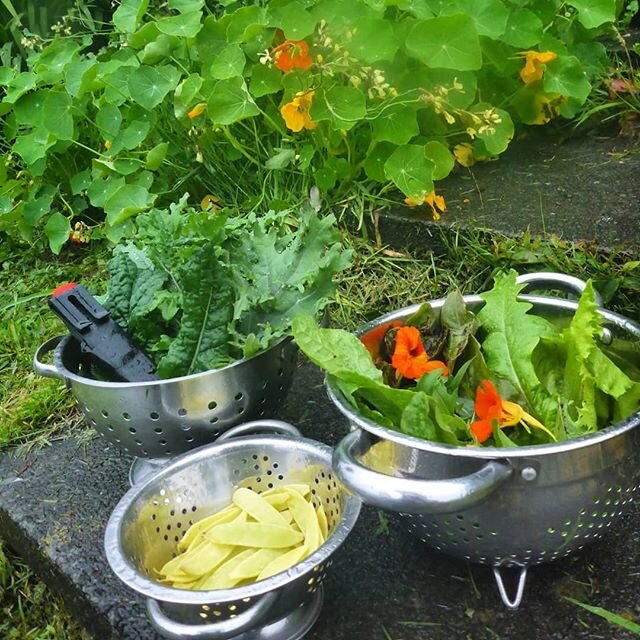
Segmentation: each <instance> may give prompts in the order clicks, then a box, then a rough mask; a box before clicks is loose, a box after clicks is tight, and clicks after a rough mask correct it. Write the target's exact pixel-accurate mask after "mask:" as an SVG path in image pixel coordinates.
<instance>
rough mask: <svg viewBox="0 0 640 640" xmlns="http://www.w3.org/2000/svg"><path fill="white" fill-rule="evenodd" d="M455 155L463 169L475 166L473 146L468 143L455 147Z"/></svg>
mask: <svg viewBox="0 0 640 640" xmlns="http://www.w3.org/2000/svg"><path fill="white" fill-rule="evenodd" d="M453 155H454V157H455V159H456V160H457V161H458V162H459V163H460V164H461V165H462V166H463V167H471V166H473V165H474V164H475V158H474V157H473V145H472V144H470V143H468V142H461V143H460V144H457V145H456V146H455V147H453Z"/></svg>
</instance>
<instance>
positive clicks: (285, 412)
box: [0, 362, 640, 640]
mask: <svg viewBox="0 0 640 640" xmlns="http://www.w3.org/2000/svg"><path fill="white" fill-rule="evenodd" d="M279 417H281V418H282V419H285V420H288V421H289V422H292V423H293V424H295V425H297V426H298V427H299V428H300V429H301V430H302V432H303V434H305V435H306V436H307V437H311V438H314V439H317V440H322V441H325V442H327V443H329V444H331V445H334V444H336V443H337V442H338V441H339V439H340V438H341V437H342V436H344V435H345V434H346V433H347V424H346V423H345V420H344V418H343V417H342V415H341V414H339V413H338V412H337V410H336V409H335V408H334V406H333V405H332V404H331V402H330V401H329V400H328V398H327V396H326V394H325V391H324V387H323V379H322V375H321V373H320V371H319V370H318V369H317V368H316V367H315V366H313V365H311V364H309V363H307V362H304V363H301V365H300V366H299V368H298V370H297V371H296V375H295V378H294V385H293V388H292V391H291V393H290V395H289V398H288V401H287V403H286V405H285V406H284V407H283V409H282V410H281V411H280V412H279ZM129 464H130V460H128V459H127V458H126V457H124V456H123V455H121V454H120V453H118V451H117V450H116V449H115V448H114V447H112V446H111V445H110V444H108V443H107V442H106V441H105V440H104V439H102V438H96V439H94V440H93V441H91V442H90V443H89V444H86V445H80V444H78V443H77V442H76V441H74V440H72V439H69V440H66V441H62V442H57V443H55V444H53V445H52V446H50V447H48V448H46V449H42V450H39V451H36V452H33V453H31V454H30V455H29V456H28V457H27V458H12V457H9V456H7V455H4V456H2V457H0V531H1V535H2V537H3V538H6V540H7V542H8V543H9V544H10V546H11V547H12V548H14V549H15V550H16V551H17V552H18V553H19V554H21V555H22V557H24V558H25V559H27V560H28V561H29V563H30V564H31V565H32V566H33V567H34V569H35V570H36V571H37V572H38V573H39V574H40V575H41V576H42V577H43V578H44V579H45V581H46V582H47V583H48V584H49V585H50V586H51V587H52V588H53V589H54V590H55V591H57V592H59V593H60V594H61V595H62V597H63V598H64V600H65V603H66V605H67V606H68V608H69V610H70V611H71V612H72V613H73V614H74V615H75V616H76V617H77V619H78V620H79V621H80V622H81V623H82V624H83V625H84V626H86V628H87V629H88V630H89V631H90V632H91V634H92V635H93V637H94V638H96V640H108V639H109V638H119V639H122V640H158V637H157V636H156V634H155V632H154V631H153V629H152V628H151V626H150V624H149V622H148V621H147V618H146V615H145V610H144V602H143V599H142V598H141V597H139V596H138V595H137V594H135V593H134V592H132V591H130V590H129V589H128V588H127V587H126V586H125V585H123V584H122V583H121V582H120V581H119V580H118V579H117V578H116V577H115V576H114V575H113V574H112V573H111V571H110V569H109V567H108V565H107V562H106V559H105V556H104V553H103V548H102V546H103V531H104V527H105V524H106V522H107V519H108V517H109V515H110V513H111V511H112V510H113V508H114V507H115V505H116V503H117V502H118V500H119V499H120V497H121V496H122V495H123V494H124V492H125V491H126V490H127V488H128V485H127V474H128V470H129ZM539 515H540V517H541V518H544V514H543V513H541V514H539ZM387 518H388V526H385V523H386V521H387ZM399 520H400V519H399V518H398V517H397V516H394V515H391V514H390V515H388V516H380V515H379V512H378V511H377V510H375V509H373V508H369V507H364V508H363V511H362V515H361V517H360V520H359V521H358V524H357V525H356V527H355V529H354V531H353V532H352V534H351V536H350V537H349V539H348V540H347V542H346V543H345V545H344V546H343V547H342V548H341V549H340V550H339V551H338V552H337V553H336V554H335V562H334V564H333V566H332V567H331V569H330V570H329V573H328V577H327V580H326V583H325V602H324V607H323V609H322V612H321V615H320V617H319V619H318V621H317V623H316V624H315V626H314V627H313V629H312V630H311V631H310V632H309V634H308V635H307V636H306V637H307V639H308V640H372V639H380V640H383V639H385V640H386V639H388V638H393V639H395V640H399V639H402V640H426V639H427V638H428V639H430V640H451V638H461V639H463V638H464V639H466V638H472V639H473V640H483V639H485V638H486V639H487V640H489V639H495V638H503V639H507V638H508V639H509V640H519V639H520V638H522V639H523V640H531V638H540V639H542V638H544V639H558V640H561V639H562V640H578V639H584V638H591V639H596V638H616V640H631V638H633V637H635V636H634V635H633V634H632V633H631V632H628V631H623V630H621V629H619V628H617V627H611V626H610V625H609V624H608V623H607V622H606V621H603V620H602V619H600V618H598V617H596V616H593V615H591V614H588V613H586V612H585V611H583V610H582V609H580V608H578V607H577V606H576V605H574V604H572V603H570V602H569V601H567V600H566V599H565V596H568V597H574V598H576V599H578V600H581V601H583V602H587V601H588V602H592V603H595V604H598V605H600V606H603V607H605V608H606V609H609V610H612V611H616V612H619V613H624V614H625V615H626V614H630V615H634V616H637V615H638V614H639V613H640V609H639V601H638V590H639V587H640V571H639V567H640V508H639V507H638V505H637V504H636V505H634V506H632V508H631V509H630V511H629V513H628V514H627V515H626V516H625V517H623V518H622V519H620V520H619V521H618V522H616V523H615V524H613V525H611V527H610V528H609V527H608V526H607V525H606V524H603V532H606V536H605V537H604V538H603V539H602V540H601V541H598V542H595V543H593V544H591V545H589V546H587V547H585V548H584V549H583V550H581V551H578V552H576V553H574V554H572V555H570V556H568V557H567V558H564V559H561V560H557V561H555V562H551V563H548V564H545V565H540V566H537V567H532V568H531V569H530V570H529V577H528V579H527V585H526V589H525V594H524V601H523V604H522V606H521V607H520V609H519V610H518V611H517V612H516V613H513V612H510V611H508V610H507V609H505V607H504V606H503V605H502V603H501V601H500V598H499V596H498V592H497V589H496V585H495V582H494V578H493V575H492V572H491V569H490V568H488V567H484V566H480V565H471V564H468V563H467V562H464V561H461V560H456V559H453V558H451V557H448V556H441V555H438V554H437V553H435V552H432V551H430V550H429V549H427V547H426V546H425V545H424V544H423V543H422V542H421V541H420V539H419V538H417V537H414V536H411V535H409V534H408V533H406V532H405V531H404V529H403V528H402V527H401V524H400V521H399ZM605 520H606V519H605ZM457 524H458V523H455V525H452V531H453V532H454V534H455V535H461V534H460V532H459V531H457V530H456V528H457ZM458 528H459V527H458ZM241 640H245V638H244V637H242V638H241ZM278 640H280V639H278Z"/></svg>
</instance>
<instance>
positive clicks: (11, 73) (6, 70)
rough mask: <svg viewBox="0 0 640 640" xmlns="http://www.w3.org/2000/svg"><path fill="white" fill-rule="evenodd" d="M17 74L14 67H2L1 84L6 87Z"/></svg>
mask: <svg viewBox="0 0 640 640" xmlns="http://www.w3.org/2000/svg"><path fill="white" fill-rule="evenodd" d="M15 76H16V70H15V69H14V68H12V67H0V86H2V87H6V86H7V85H8V84H9V82H11V80H13V79H14V78H15Z"/></svg>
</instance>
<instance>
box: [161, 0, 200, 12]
mask: <svg viewBox="0 0 640 640" xmlns="http://www.w3.org/2000/svg"><path fill="white" fill-rule="evenodd" d="M168 4H169V9H173V10H174V11H178V12H180V13H192V12H194V11H200V10H201V9H202V8H203V7H204V0H169V3H168Z"/></svg>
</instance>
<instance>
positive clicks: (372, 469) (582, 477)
mask: <svg viewBox="0 0 640 640" xmlns="http://www.w3.org/2000/svg"><path fill="white" fill-rule="evenodd" d="M520 282H525V283H527V285H528V286H529V287H532V288H535V289H546V288H548V287H549V286H552V287H554V288H562V289H565V290H570V291H573V292H574V293H580V291H581V290H582V289H583V288H584V283H583V282H582V281H580V280H577V279H575V278H570V277H568V276H565V275H564V274H548V273H542V274H529V275H528V276H524V277H521V278H520ZM522 298H523V299H526V300H528V301H529V302H531V303H532V305H533V308H532V311H531V312H533V313H536V314H539V315H541V316H544V317H546V318H548V319H549V320H551V321H553V322H557V323H560V324H566V323H568V321H569V320H570V318H571V316H572V315H573V314H574V313H575V310H576V308H577V303H576V302H573V301H570V300H566V299H562V298H554V297H550V296H538V295H535V296H522ZM464 300H465V303H466V304H467V307H468V308H469V309H471V310H472V311H477V310H479V308H480V307H481V306H482V304H483V301H482V299H481V298H479V297H478V296H466V297H465V298H464ZM443 302H444V301H443V300H436V301H433V302H432V303H431V304H432V306H433V307H434V308H436V309H439V308H440V307H441V306H442V304H443ZM417 308H418V305H416V306H412V307H407V308H405V309H400V310H398V311H395V312H393V313H390V314H388V315H385V316H383V317H381V318H379V319H377V320H375V321H373V322H371V323H369V324H367V325H365V326H364V327H362V328H361V329H360V330H359V331H358V332H357V333H358V335H360V336H362V335H365V334H367V333H368V332H370V331H371V330H373V329H375V328H376V327H379V326H381V325H383V324H385V323H388V322H391V321H393V320H401V319H404V318H407V317H408V316H410V315H411V314H412V313H414V312H415V311H416V310H417ZM600 313H601V314H602V316H603V317H604V320H605V326H606V329H605V335H604V339H605V340H606V342H607V343H608V346H607V349H608V350H610V352H611V353H612V354H616V356H617V358H618V359H621V360H622V361H625V360H626V361H628V362H631V361H633V363H634V364H635V365H636V366H638V363H640V327H638V325H636V324H634V323H633V322H631V321H630V320H628V319H627V318H624V317H623V316H620V315H618V314H615V313H612V312H609V311H606V310H604V309H601V310H600ZM327 386H328V391H329V396H330V397H331V399H332V400H333V402H334V403H335V405H336V406H337V408H338V409H339V410H340V411H341V412H342V413H343V414H344V415H345V416H347V418H348V419H349V421H350V423H351V425H352V427H353V431H352V432H351V433H350V434H349V435H347V436H346V437H345V438H344V439H343V440H342V442H341V443H340V444H339V445H338V447H336V451H335V454H334V459H333V463H334V469H335V471H336V474H337V475H338V477H339V478H340V479H341V480H342V481H343V482H344V483H345V485H346V486H347V487H349V488H350V489H351V490H353V491H355V492H356V493H358V494H359V495H360V496H361V497H362V498H363V500H364V501H365V502H368V503H370V504H374V505H376V506H378V507H380V508H383V509H389V510H392V511H397V512H399V513H401V515H402V516H403V519H404V520H405V521H406V524H407V527H408V528H409V530H410V531H411V532H412V533H414V534H415V535H417V536H418V537H419V538H421V539H422V540H423V541H424V542H425V543H426V544H427V545H428V546H429V547H431V548H433V549H436V550H438V551H442V552H445V553H448V554H451V555H454V556H458V557H460V558H464V559H467V560H470V561H472V562H478V563H482V564H488V565H492V566H493V567H494V572H495V575H496V579H497V581H498V587H499V589H500V593H501V596H502V598H503V601H504V602H505V604H506V605H507V606H509V607H512V608H515V607H517V606H518V605H519V603H520V600H521V597H522V590H523V587H524V581H525V576H526V568H527V567H528V566H530V565H536V564H540V563H543V562H547V561H549V560H554V559H556V558H559V557H562V556H565V555H567V554H569V553H571V552H572V551H574V550H576V549H580V548H582V547H583V546H584V545H586V544H587V543H589V542H592V541H593V540H596V539H598V538H600V537H601V536H602V535H603V534H604V533H605V532H606V531H607V530H608V529H609V528H610V527H611V526H613V525H614V524H615V523H616V521H618V520H619V518H620V517H621V516H622V515H623V514H624V513H625V511H626V510H627V507H628V506H629V505H630V503H631V502H632V501H633V500H634V498H635V497H636V496H637V495H638V493H639V492H640V464H639V462H640V429H638V428H637V427H638V425H640V413H636V414H635V415H633V416H632V417H631V418H629V419H628V420H626V421H624V422H623V423H621V424H616V425H612V426H611V427H609V428H607V429H604V430H602V431H599V432H597V433H594V434H591V435H588V436H585V437H582V438H579V439H575V440H570V441H565V442H560V443H557V444H549V445H540V446H530V447H517V448H516V447H512V448H506V449H505V448H495V447H454V446H450V445H445V444H439V443H436V442H429V441H425V440H421V439H419V438H415V437H411V436H408V435H404V434H402V433H400V432H397V431H393V430H391V429H388V428H385V427H383V426H381V425H379V424H376V423H374V422H372V421H371V420H368V419H367V418H365V417H364V416H362V415H360V414H359V413H358V412H357V411H356V410H355V409H354V407H353V406H352V405H351V404H350V403H349V402H348V400H347V399H346V398H345V397H344V395H343V394H342V393H341V392H340V390H339V388H338V387H337V385H336V384H335V381H334V380H332V379H331V377H328V379H327ZM502 567H518V568H520V577H519V582H518V589H517V592H516V594H515V597H511V596H509V595H508V594H507V593H506V591H505V587H504V583H503V580H502V575H501V572H500V570H501V568H502Z"/></svg>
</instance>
